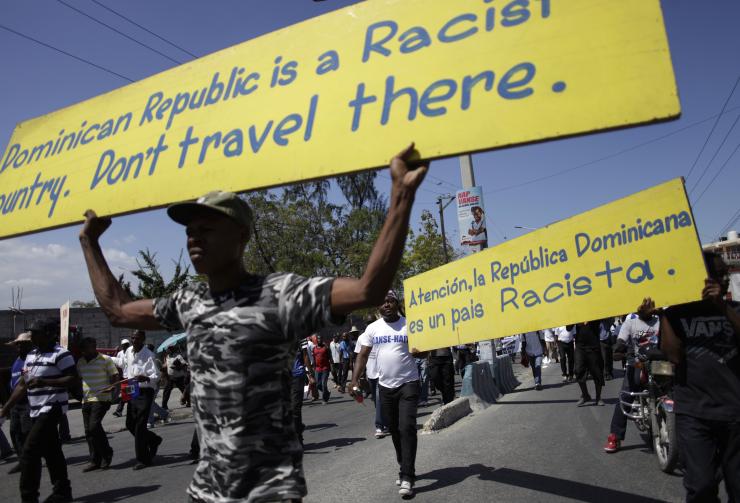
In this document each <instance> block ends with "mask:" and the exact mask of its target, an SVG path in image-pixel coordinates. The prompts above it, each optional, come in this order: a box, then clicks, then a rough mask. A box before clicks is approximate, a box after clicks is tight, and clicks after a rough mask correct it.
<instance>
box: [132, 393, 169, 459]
mask: <svg viewBox="0 0 740 503" xmlns="http://www.w3.org/2000/svg"><path fill="white" fill-rule="evenodd" d="M153 400H154V390H153V389H151V388H141V389H139V396H137V397H136V398H134V399H133V400H129V402H128V407H127V408H126V429H127V430H128V431H130V432H131V434H132V435H133V436H134V448H135V450H136V460H137V461H138V462H139V463H143V464H145V465H150V464H151V463H152V455H151V448H152V447H153V446H154V445H157V444H159V442H161V441H162V439H161V438H160V437H159V436H158V435H155V434H154V433H152V432H151V431H149V430H148V429H147V426H146V423H147V420H148V419H149V411H150V410H151V408H152V401H153Z"/></svg>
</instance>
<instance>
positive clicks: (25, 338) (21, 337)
mask: <svg viewBox="0 0 740 503" xmlns="http://www.w3.org/2000/svg"><path fill="white" fill-rule="evenodd" d="M21 342H31V332H21V333H20V334H18V337H16V338H15V340H12V341H10V342H6V343H5V344H6V345H7V346H12V345H13V344H20V343H21Z"/></svg>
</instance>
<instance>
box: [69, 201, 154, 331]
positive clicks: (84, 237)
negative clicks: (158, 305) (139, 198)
mask: <svg viewBox="0 0 740 503" xmlns="http://www.w3.org/2000/svg"><path fill="white" fill-rule="evenodd" d="M110 224H111V219H110V218H100V217H98V216H97V215H96V214H95V212H94V211H92V210H87V211H86V212H85V225H84V226H83V227H82V230H81V231H80V245H81V246H82V254H83V255H84V256H85V263H86V264H87V272H88V273H89V274H90V282H91V283H92V287H93V292H94V293H95V298H96V299H98V304H100V307H101V308H102V309H103V312H105V314H106V316H108V319H109V320H110V322H111V323H112V324H113V325H114V326H117V327H129V328H139V329H142V330H156V329H159V328H161V326H160V324H159V323H158V322H157V320H156V319H155V318H154V309H153V307H152V301H151V299H144V300H137V301H132V300H131V298H130V297H129V296H128V294H127V293H126V292H125V291H124V289H123V288H122V287H121V285H120V284H119V283H118V280H117V279H116V277H115V276H113V273H112V272H111V270H110V268H109V267H108V263H107V262H106V261H105V257H104V256H103V250H102V249H101V248H100V243H99V240H100V236H101V235H102V234H103V233H104V232H105V231H106V229H108V227H110Z"/></svg>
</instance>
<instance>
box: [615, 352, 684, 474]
mask: <svg viewBox="0 0 740 503" xmlns="http://www.w3.org/2000/svg"><path fill="white" fill-rule="evenodd" d="M635 367H636V368H639V369H640V370H641V372H640V382H641V385H642V390H641V391H634V392H633V391H621V392H620V393H619V403H620V407H621V408H622V412H623V413H624V415H625V416H626V417H627V418H628V419H631V420H632V421H634V423H635V425H636V426H637V429H638V430H640V431H641V432H643V433H646V434H647V436H648V438H649V440H650V444H651V447H652V449H653V451H654V452H655V454H656V455H657V457H658V464H659V465H660V469H661V470H662V471H664V472H665V473H673V470H674V469H675V468H676V465H677V464H678V438H677V434H676V416H675V414H674V413H673V398H672V393H673V376H674V373H675V369H674V365H673V364H672V363H671V362H669V361H668V360H667V359H666V357H665V355H664V354H663V353H662V352H661V351H660V350H658V349H655V348H651V349H647V350H644V351H643V350H641V351H639V352H638V354H637V355H635ZM626 397H630V398H632V399H633V400H632V402H630V401H628V400H626Z"/></svg>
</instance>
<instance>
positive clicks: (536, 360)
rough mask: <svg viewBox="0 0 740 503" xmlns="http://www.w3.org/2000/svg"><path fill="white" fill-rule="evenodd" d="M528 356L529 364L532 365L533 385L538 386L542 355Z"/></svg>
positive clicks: (540, 377) (540, 376)
mask: <svg viewBox="0 0 740 503" xmlns="http://www.w3.org/2000/svg"><path fill="white" fill-rule="evenodd" d="M527 356H528V357H529V366H530V367H532V376H533V377H534V385H535V386H539V385H541V384H542V355H537V356H532V355H529V354H528V355H527Z"/></svg>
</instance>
